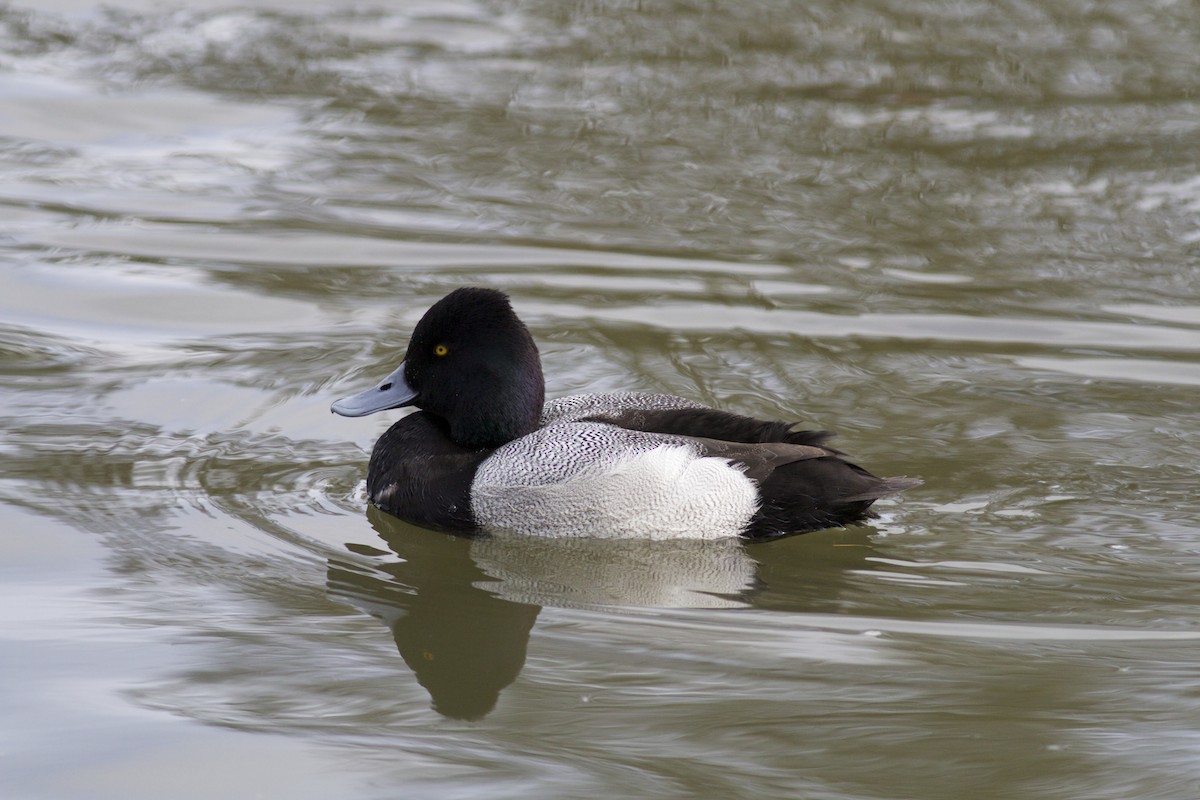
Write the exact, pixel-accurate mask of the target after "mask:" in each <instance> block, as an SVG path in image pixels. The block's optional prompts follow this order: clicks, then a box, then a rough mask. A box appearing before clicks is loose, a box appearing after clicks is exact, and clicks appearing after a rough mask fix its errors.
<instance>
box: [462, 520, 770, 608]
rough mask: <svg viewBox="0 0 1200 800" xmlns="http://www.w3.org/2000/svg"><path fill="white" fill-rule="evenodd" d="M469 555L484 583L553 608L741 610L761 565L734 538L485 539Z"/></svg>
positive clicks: (512, 596)
mask: <svg viewBox="0 0 1200 800" xmlns="http://www.w3.org/2000/svg"><path fill="white" fill-rule="evenodd" d="M471 557H472V558H473V559H474V560H475V563H476V564H477V565H478V566H479V568H480V569H481V570H483V571H484V572H486V573H487V574H488V575H490V576H492V577H493V578H495V579H496V582H495V583H492V582H488V583H484V584H480V588H483V589H486V590H488V591H490V592H494V593H495V594H497V595H499V596H501V597H503V598H505V599H508V600H513V601H515V602H521V603H534V604H537V605H549V606H568V607H578V606H611V605H619V606H643V607H647V606H648V607H656V608H736V607H741V606H745V605H746V603H744V602H743V601H742V600H741V599H739V598H740V595H742V594H743V593H745V592H746V591H747V590H749V589H750V588H752V587H753V585H754V578H755V569H756V564H755V562H754V561H753V560H752V559H751V558H750V557H749V556H747V555H746V553H745V551H744V550H743V549H742V544H741V542H740V541H738V540H736V539H722V540H716V541H700V540H695V539H685V540H674V541H650V540H634V539H615V540H614V539H546V538H542V537H526V536H519V537H518V536H509V537H503V538H502V537H486V538H481V539H477V540H475V541H474V542H472V544H471Z"/></svg>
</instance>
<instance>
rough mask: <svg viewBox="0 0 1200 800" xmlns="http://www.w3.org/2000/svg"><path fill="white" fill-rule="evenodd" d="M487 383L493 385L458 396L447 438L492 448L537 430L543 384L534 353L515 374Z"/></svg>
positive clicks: (539, 365) (478, 446) (468, 445)
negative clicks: (467, 394) (458, 401)
mask: <svg viewBox="0 0 1200 800" xmlns="http://www.w3.org/2000/svg"><path fill="white" fill-rule="evenodd" d="M489 383H491V386H492V387H493V388H490V389H489V390H487V391H485V392H481V393H478V394H475V395H474V396H470V397H462V398H460V400H461V402H460V403H459V405H458V408H457V409H456V413H454V414H453V415H452V416H451V417H450V418H449V420H448V422H449V425H450V438H452V439H453V440H454V441H455V442H456V443H457V444H459V445H461V446H463V447H467V448H470V449H472V450H482V449H494V448H497V447H499V446H501V445H503V444H507V443H508V442H511V441H513V440H514V439H519V438H521V437H522V436H525V435H526V434H528V433H532V432H533V431H535V430H537V427H538V424H539V422H540V421H541V418H542V405H543V404H544V403H545V399H546V386H545V383H544V381H543V379H542V367H541V364H540V363H538V361H537V359H536V356H535V358H534V360H533V363H532V364H525V365H523V368H521V369H518V370H516V371H515V374H510V375H508V376H502V378H501V379H500V380H496V381H492V382H489ZM497 387H498V388H497ZM473 394H474V393H473Z"/></svg>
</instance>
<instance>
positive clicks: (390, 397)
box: [329, 362, 417, 417]
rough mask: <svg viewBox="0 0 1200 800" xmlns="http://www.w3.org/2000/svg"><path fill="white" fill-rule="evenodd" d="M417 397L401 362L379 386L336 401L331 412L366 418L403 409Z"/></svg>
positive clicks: (331, 407)
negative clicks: (388, 410)
mask: <svg viewBox="0 0 1200 800" xmlns="http://www.w3.org/2000/svg"><path fill="white" fill-rule="evenodd" d="M416 396H417V393H416V392H414V391H413V390H412V389H411V388H410V387H409V385H408V383H407V382H405V380H404V362H401V363H400V366H398V367H396V369H395V371H393V372H392V374H390V375H388V376H387V377H386V378H384V379H383V380H382V381H380V382H379V383H378V384H376V385H375V386H372V387H371V388H370V389H367V390H366V391H365V392H359V393H358V394H353V395H350V396H349V397H343V398H342V399H341V400H337V401H335V402H334V403H333V405H332V406H330V407H329V410H330V411H332V412H333V413H335V414H341V415H342V416H343V417H365V416H366V415H367V414H374V413H375V412H376V411H386V410H387V409H389V408H403V407H404V406H407V405H410V404H411V403H412V401H413V400H414V399H416Z"/></svg>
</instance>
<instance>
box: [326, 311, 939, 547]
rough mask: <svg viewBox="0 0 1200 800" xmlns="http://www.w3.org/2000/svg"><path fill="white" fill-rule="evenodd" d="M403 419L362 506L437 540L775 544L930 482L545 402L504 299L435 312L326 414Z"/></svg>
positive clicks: (706, 424) (774, 443)
mask: <svg viewBox="0 0 1200 800" xmlns="http://www.w3.org/2000/svg"><path fill="white" fill-rule="evenodd" d="M405 406H416V407H417V408H418V409H420V410H419V411H417V412H415V413H412V414H410V415H408V416H406V417H404V418H403V419H401V420H400V421H399V422H397V423H396V424H394V425H392V427H391V428H389V429H388V430H387V432H386V433H384V434H383V436H382V437H380V439H379V441H378V442H376V443H375V448H374V450H373V451H372V453H371V459H370V463H369V464H368V466H367V496H368V497H369V499H370V501H371V503H373V504H374V505H376V506H377V507H379V508H380V509H382V510H383V511H386V512H388V513H389V514H392V515H394V516H397V517H400V518H401V519H403V520H406V521H408V522H411V523H413V524H416V525H420V526H422V527H428V528H434V529H439V530H447V531H461V532H468V531H469V532H479V531H488V532H493V533H497V532H503V531H513V532H517V533H521V534H527V535H535V536H590V537H607V538H612V537H628V538H643V539H665V538H705V539H715V538H725V537H733V536H741V537H744V538H747V539H771V538H775V537H779V536H785V535H789V534H793V533H803V532H805V531H813V530H819V529H822V528H830V527H839V526H844V525H847V524H850V523H855V522H860V521H862V520H865V519H869V518H871V517H874V516H875V515H874V514H873V513H872V512H871V511H870V510H869V509H870V506H871V504H872V503H874V502H875V500H877V499H878V498H880V497H884V496H886V495H890V494H894V493H896V492H899V491H902V490H904V489H908V488H910V487H912V486H916V485H917V484H919V483H920V481H919V480H917V479H915V478H903V477H902V478H879V477H876V476H874V475H872V474H871V473H869V472H867V471H866V470H865V469H863V468H862V467H859V466H857V465H855V464H851V463H850V462H848V461H846V460H844V459H843V458H842V453H841V452H840V451H838V450H834V449H833V448H831V447H829V446H827V445H826V444H825V441H826V440H827V439H828V438H829V436H830V435H831V434H829V433H828V432H825V431H794V430H792V425H790V424H788V423H786V422H773V421H767V420H759V419H754V418H752V417H744V416H740V415H738V414H732V413H729V412H726V411H720V410H717V409H714V408H709V407H707V406H704V405H701V404H699V403H695V402H692V401H690V400H687V399H684V398H682V397H676V396H674V395H666V394H650V393H606V394H583V395H573V396H570V397H564V398H560V399H557V400H551V401H550V402H545V382H544V380H543V377H542V365H541V359H540V358H539V357H538V349H537V345H536V344H535V343H534V341H533V336H532V335H531V334H530V333H529V330H528V329H527V328H526V327H525V324H524V323H523V322H521V320H520V319H519V318H518V317H517V315H516V313H515V312H514V311H513V308H512V305H511V303H510V302H509V299H508V296H507V295H505V294H504V293H503V292H500V291H497V290H494V289H483V288H464V289H457V290H455V291H453V292H451V293H450V294H448V295H447V296H446V297H444V298H442V299H441V300H439V301H438V302H437V303H435V304H434V305H433V306H432V307H430V309H429V310H428V311H427V312H426V313H425V315H424V316H423V317H422V318H421V321H420V322H418V323H417V325H416V327H415V328H414V329H413V332H412V338H411V339H410V341H409V344H408V351H407V353H406V354H405V357H404V361H403V362H402V363H401V364H400V366H398V367H397V368H396V369H395V371H394V372H392V373H391V374H390V375H388V376H387V377H386V378H384V379H383V380H382V381H381V382H380V383H379V384H377V385H376V386H374V387H372V388H370V389H368V390H366V391H364V392H360V393H359V394H356V395H352V396H350V397H346V398H344V399H341V400H338V401H337V402H335V403H334V404H333V406H332V410H333V411H334V412H335V413H337V414H341V415H343V416H347V417H360V416H364V415H366V414H373V413H375V412H377V411H384V410H387V409H392V408H401V407H405Z"/></svg>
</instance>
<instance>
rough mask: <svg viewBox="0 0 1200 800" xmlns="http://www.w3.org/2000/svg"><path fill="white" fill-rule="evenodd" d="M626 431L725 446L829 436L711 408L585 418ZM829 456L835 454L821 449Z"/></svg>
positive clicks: (817, 442) (808, 441)
mask: <svg viewBox="0 0 1200 800" xmlns="http://www.w3.org/2000/svg"><path fill="white" fill-rule="evenodd" d="M588 419H589V421H593V422H607V423H609V424H611V425H617V426H619V427H622V428H625V429H627V430H634V431H645V432H646V433H665V434H673V435H676V436H691V437H700V438H706V439H718V440H721V441H726V442H745V443H762V442H781V443H786V444H793V445H811V446H821V445H822V444H823V443H824V442H825V441H826V440H828V439H830V438H831V437H832V436H833V433H832V432H830V431H796V430H792V428H793V427H795V425H796V423H792V422H777V421H774V420H764V419H755V418H754V417H745V416H742V415H741V414H731V413H730V412H728V411H720V410H718V409H715V408H670V409H659V408H631V409H625V410H621V411H618V412H614V413H607V414H597V415H595V416H592V417H590V418H588ZM824 449H825V450H827V451H828V452H827V453H826V455H829V454H836V453H837V452H838V451H836V450H833V449H832V448H824Z"/></svg>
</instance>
